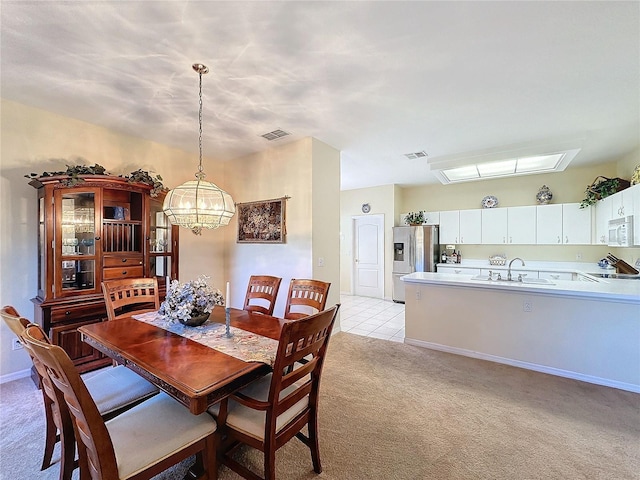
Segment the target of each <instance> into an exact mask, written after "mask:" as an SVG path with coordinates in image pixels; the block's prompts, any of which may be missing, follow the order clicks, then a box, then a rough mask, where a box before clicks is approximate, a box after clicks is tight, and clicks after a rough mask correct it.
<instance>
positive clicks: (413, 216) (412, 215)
mask: <svg viewBox="0 0 640 480" xmlns="http://www.w3.org/2000/svg"><path fill="white" fill-rule="evenodd" d="M404 221H405V223H406V224H407V225H422V224H423V223H424V213H423V212H422V211H419V212H409V213H407V216H406V217H405V219H404Z"/></svg>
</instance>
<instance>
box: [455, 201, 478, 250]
mask: <svg viewBox="0 0 640 480" xmlns="http://www.w3.org/2000/svg"><path fill="white" fill-rule="evenodd" d="M457 243H462V244H464V243H466V244H471V245H473V244H477V243H482V215H481V210H478V209H475V210H460V241H459V242H457Z"/></svg>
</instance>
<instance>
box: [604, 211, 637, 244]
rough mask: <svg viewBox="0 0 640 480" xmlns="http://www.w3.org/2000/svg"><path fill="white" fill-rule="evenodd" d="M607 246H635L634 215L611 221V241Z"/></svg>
mask: <svg viewBox="0 0 640 480" xmlns="http://www.w3.org/2000/svg"><path fill="white" fill-rule="evenodd" d="M607 244H608V245H609V246H610V247H632V246H633V215H629V216H628V217H622V218H616V219H614V220H609V240H608V242H607Z"/></svg>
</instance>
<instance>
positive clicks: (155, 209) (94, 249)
mask: <svg viewBox="0 0 640 480" xmlns="http://www.w3.org/2000/svg"><path fill="white" fill-rule="evenodd" d="M81 178H82V179H83V181H81V182H79V183H77V184H75V185H72V186H71V185H67V182H66V181H67V180H68V177H66V176H50V177H40V178H37V179H34V180H32V181H31V182H30V184H31V185H32V186H33V187H35V188H37V190H38V210H39V211H38V293H37V296H36V297H35V298H34V299H33V302H34V304H35V315H34V317H35V321H36V322H37V323H38V324H40V326H41V327H42V328H43V329H44V330H45V331H46V332H47V334H48V335H49V336H50V338H51V340H52V341H53V342H54V343H55V344H57V345H60V346H62V347H63V348H64V349H65V350H66V351H67V353H68V354H69V356H70V357H71V358H72V359H73V361H74V363H75V364H76V366H77V367H78V368H79V369H80V371H87V370H92V369H94V368H98V367H100V366H103V365H108V364H109V363H110V360H109V359H108V358H106V357H103V356H102V355H101V354H100V353H98V352H97V351H96V350H94V349H92V348H91V347H89V346H88V345H86V344H85V343H84V342H82V339H81V338H80V334H79V333H78V331H77V328H78V327H79V326H81V325H87V324H90V323H95V322H102V321H104V320H106V318H107V315H106V309H105V305H104V299H103V296H102V289H101V283H102V281H103V280H112V279H120V278H133V277H148V276H157V277H158V283H159V285H160V290H161V292H163V291H164V289H165V285H166V278H167V277H169V276H170V277H172V278H177V276H178V262H177V258H178V227H173V226H171V225H170V224H169V222H168V220H167V218H166V217H165V216H164V214H163V213H162V200H163V198H162V196H161V197H158V198H152V197H151V196H150V191H151V186H149V185H146V184H144V183H129V182H128V181H127V180H126V179H124V178H121V177H113V176H108V175H86V176H82V177H81Z"/></svg>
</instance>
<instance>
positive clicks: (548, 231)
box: [536, 203, 591, 245]
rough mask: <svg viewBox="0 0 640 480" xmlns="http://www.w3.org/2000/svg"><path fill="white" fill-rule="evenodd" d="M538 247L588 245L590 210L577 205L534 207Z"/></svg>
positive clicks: (589, 241)
mask: <svg viewBox="0 0 640 480" xmlns="http://www.w3.org/2000/svg"><path fill="white" fill-rule="evenodd" d="M536 217H537V218H536V230H537V232H536V238H537V243H538V245H590V244H591V209H589V208H580V204H579V203H564V204H558V205H538V206H537V207H536Z"/></svg>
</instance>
